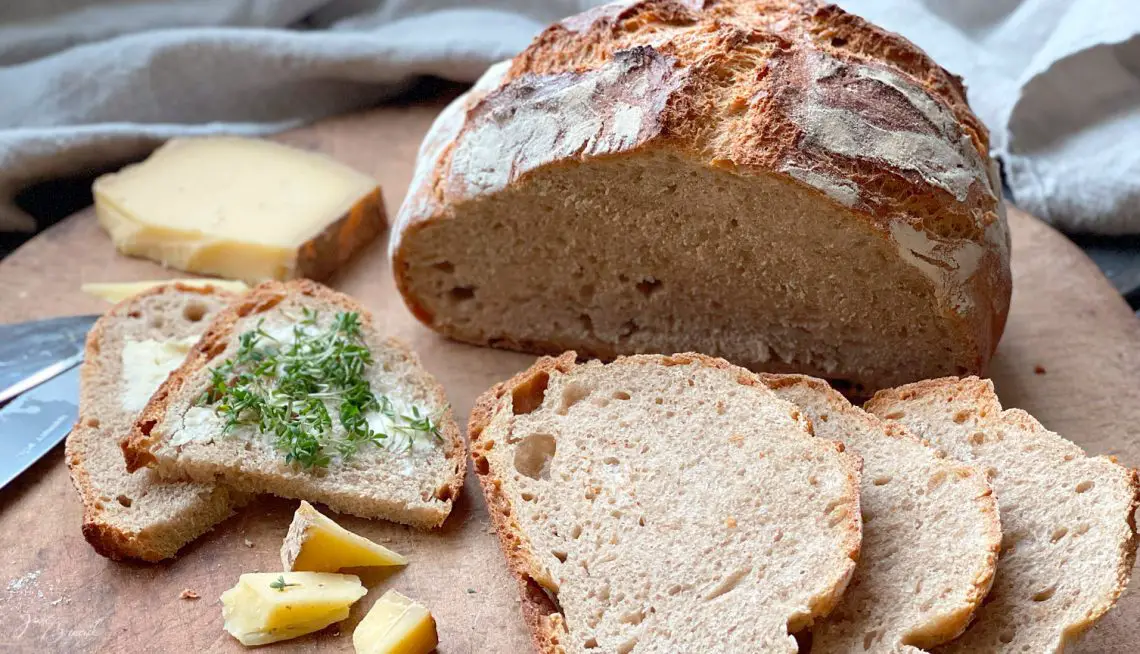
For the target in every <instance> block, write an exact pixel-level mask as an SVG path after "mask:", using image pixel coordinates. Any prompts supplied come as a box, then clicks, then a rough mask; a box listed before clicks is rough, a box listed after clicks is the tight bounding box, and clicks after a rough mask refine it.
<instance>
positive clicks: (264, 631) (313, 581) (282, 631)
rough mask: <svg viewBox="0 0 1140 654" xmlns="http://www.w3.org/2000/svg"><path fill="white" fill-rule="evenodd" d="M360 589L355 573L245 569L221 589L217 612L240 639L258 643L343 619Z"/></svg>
mask: <svg viewBox="0 0 1140 654" xmlns="http://www.w3.org/2000/svg"><path fill="white" fill-rule="evenodd" d="M366 592H368V591H367V590H366V589H365V588H364V586H363V585H361V583H360V578H359V577H356V576H355V575H338V574H331V573H327V572H257V573H247V574H243V575H242V576H241V577H240V579H239V580H238V583H237V585H236V586H234V587H233V588H231V589H229V590H227V591H226V592H224V593H222V618H223V619H224V620H225V629H226V631H228V632H229V633H230V634H231V635H232V636H233V637H234V638H237V639H238V641H240V642H241V644H242V645H264V644H266V643H274V642H277V641H279V640H286V639H289V638H296V637H297V636H302V635H304V634H308V633H312V632H314V631H319V630H320V629H324V628H325V627H327V626H329V625H330V624H332V623H334V622H340V621H341V620H344V619H345V618H347V617H348V612H349V607H351V606H352V605H353V604H354V603H355V602H356V600H358V599H360V598H361V597H364V594H365V593H366Z"/></svg>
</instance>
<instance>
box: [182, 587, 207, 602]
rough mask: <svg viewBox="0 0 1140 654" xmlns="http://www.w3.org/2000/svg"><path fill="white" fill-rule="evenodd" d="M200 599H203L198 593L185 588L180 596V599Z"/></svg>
mask: <svg viewBox="0 0 1140 654" xmlns="http://www.w3.org/2000/svg"><path fill="white" fill-rule="evenodd" d="M199 597H201V596H200V595H198V593H195V592H194V591H192V590H190V589H189V588H183V589H182V594H181V595H179V596H178V599H184V600H196V599H198V598H199Z"/></svg>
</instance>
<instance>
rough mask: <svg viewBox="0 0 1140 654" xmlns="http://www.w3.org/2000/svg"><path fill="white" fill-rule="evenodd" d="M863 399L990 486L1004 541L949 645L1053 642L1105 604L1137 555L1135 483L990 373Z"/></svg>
mask: <svg viewBox="0 0 1140 654" xmlns="http://www.w3.org/2000/svg"><path fill="white" fill-rule="evenodd" d="M867 409H868V410H869V411H871V412H872V413H875V414H876V415H879V416H881V417H883V418H886V419H888V420H893V421H897V422H899V423H902V424H904V425H906V426H907V427H908V428H910V429H911V430H912V431H914V432H915V433H917V434H921V435H922V436H923V437H924V438H926V439H927V440H928V441H929V442H930V443H931V444H933V445H935V446H937V447H939V448H941V449H942V450H944V451H945V452H946V453H947V454H948V455H950V456H952V457H954V458H956V459H959V460H961V461H964V462H966V463H969V464H972V465H974V466H976V467H978V468H979V469H980V470H983V471H984V472H985V474H986V476H987V477H988V478H989V481H990V484H992V485H993V487H994V492H995V493H996V494H997V500H998V506H999V507H1000V510H1001V521H1002V551H1001V559H1000V561H999V562H998V569H997V578H996V580H995V581H994V586H993V590H992V591H990V595H989V597H988V598H987V599H986V603H985V605H984V606H982V609H981V611H979V612H978V616H977V619H976V621H975V622H974V623H973V625H971V626H970V628H969V629H967V630H966V633H964V634H963V635H962V636H961V637H960V638H958V639H957V640H955V641H953V642H951V643H950V644H948V645H947V646H946V647H945V649H944V650H940V651H946V652H963V653H965V652H1060V651H1062V650H1063V649H1064V648H1065V646H1066V645H1067V644H1068V643H1070V642H1072V641H1073V639H1074V638H1076V636H1077V635H1079V634H1080V633H1081V632H1083V631H1085V630H1086V629H1088V628H1089V627H1090V626H1092V624H1093V623H1094V622H1096V620H1097V619H1099V618H1100V617H1101V616H1102V615H1104V614H1105V612H1107V611H1108V610H1109V609H1110V608H1111V607H1112V605H1113V604H1114V603H1115V602H1116V599H1117V598H1118V597H1119V596H1120V593H1121V592H1123V590H1124V588H1125V586H1127V584H1128V578H1129V575H1130V573H1131V570H1132V564H1133V561H1134V559H1135V555H1136V524H1135V517H1134V515H1133V512H1134V510H1135V509H1136V507H1137V493H1138V489H1140V485H1138V483H1137V475H1136V472H1135V471H1133V470H1129V469H1127V468H1125V467H1123V466H1120V465H1118V464H1117V463H1116V462H1115V460H1113V459H1112V458H1111V457H1103V456H1098V457H1090V456H1087V455H1086V454H1085V452H1084V451H1083V450H1081V448H1080V447H1077V446H1076V445H1075V444H1073V443H1071V442H1069V441H1067V440H1065V439H1064V438H1062V437H1060V436H1058V435H1057V434H1055V433H1053V432H1051V431H1048V430H1047V429H1045V428H1044V427H1042V426H1041V423H1039V422H1037V421H1036V420H1035V419H1034V418H1033V417H1032V416H1030V415H1029V414H1028V413H1026V412H1024V411H1021V410H1019V409H1006V410H1004V411H1003V410H1002V407H1001V404H1000V403H999V402H998V398H997V396H996V395H995V394H994V390H993V384H992V383H991V382H990V381H989V380H983V379H978V378H976V377H968V378H965V379H958V378H953V377H951V378H946V379H935V380H928V381H923V382H919V383H916V384H910V385H907V386H903V387H901V388H895V389H891V390H887V391H882V392H880V393H878V394H877V395H875V397H874V398H873V399H872V400H871V401H870V402H868V403H867Z"/></svg>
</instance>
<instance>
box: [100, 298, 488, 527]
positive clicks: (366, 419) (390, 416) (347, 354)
mask: <svg viewBox="0 0 1140 654" xmlns="http://www.w3.org/2000/svg"><path fill="white" fill-rule="evenodd" d="M123 452H124V453H125V455H126V458H127V463H128V467H129V468H130V469H131V470H134V469H137V468H139V467H142V466H144V465H150V466H154V467H155V469H156V470H157V471H158V473H159V474H160V475H161V476H163V477H165V478H169V479H191V480H199V481H203V480H209V481H213V480H217V481H219V482H222V483H224V484H225V485H226V486H229V487H231V488H235V489H238V490H242V491H248V492H265V493H273V494H276V495H281V496H283V497H291V498H297V499H304V500H309V501H312V502H322V503H324V504H327V505H328V506H329V507H331V508H332V509H334V510H336V511H339V512H341V513H351V514H354V515H358V516H362V517H366V518H386V519H389V520H393V521H396V522H402V523H405V524H410V525H413V526H416V527H422V528H429V527H437V526H439V525H440V524H441V523H443V521H444V519H445V518H446V517H447V515H448V513H450V511H451V506H452V501H453V500H454V499H455V497H456V496H457V495H458V493H459V489H460V487H461V486H462V483H463V474H464V472H465V468H466V465H465V461H464V459H465V455H464V452H465V448H464V445H463V440H462V438H461V437H460V435H459V428H458V427H457V426H456V424H455V420H454V418H453V417H452V412H451V407H450V406H449V405H448V403H447V398H446V396H445V394H444V391H443V389H442V387H440V385H439V383H438V382H436V381H435V379H434V378H433V377H432V376H431V375H430V374H428V372H427V371H426V370H424V369H423V367H422V366H421V365H420V362H419V360H418V358H417V357H416V356H415V354H413V353H412V352H411V351H410V350H408V348H407V347H405V346H404V345H403V344H401V343H399V342H398V341H395V340H392V339H385V338H383V337H382V336H381V335H380V334H379V333H378V332H377V331H376V328H375V327H374V326H373V324H372V317H371V315H370V314H369V313H368V312H367V311H366V310H364V308H363V307H361V306H360V305H359V304H358V303H357V302H356V301H354V300H353V299H351V298H349V297H348V296H346V295H343V294H341V293H337V292H335V291H333V290H331V289H328V288H326V287H324V286H321V285H320V284H317V283H315V282H312V281H309V280H295V281H292V282H288V283H281V282H266V283H264V284H261V285H260V286H258V287H256V288H255V289H253V290H252V291H250V292H249V293H248V294H246V295H245V296H244V297H243V298H242V300H241V301H239V302H237V303H235V304H233V305H231V306H230V307H229V308H227V309H226V310H225V311H223V312H221V313H220V314H218V315H217V317H215V318H214V320H213V322H212V323H211V324H210V326H209V329H207V331H206V333H205V335H204V336H203V338H202V340H201V341H200V342H199V343H198V345H197V346H195V348H194V349H193V350H192V351H191V353H190V355H189V356H187V358H186V361H185V363H183V365H182V366H181V367H180V368H179V369H178V370H177V371H175V372H174V373H173V374H172V375H171V376H170V378H169V379H167V381H166V382H165V383H164V384H163V385H162V387H161V388H160V389H159V390H158V392H157V393H156V394H155V395H154V397H153V398H151V400H150V403H149V404H148V405H147V407H146V409H145V410H144V411H143V413H142V415H141V416H140V418H139V420H138V422H137V423H136V424H135V428H134V431H133V432H132V434H131V438H130V439H129V440H128V441H127V442H125V443H124V444H123Z"/></svg>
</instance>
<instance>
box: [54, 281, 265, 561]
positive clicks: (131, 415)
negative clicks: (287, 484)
mask: <svg viewBox="0 0 1140 654" xmlns="http://www.w3.org/2000/svg"><path fill="white" fill-rule="evenodd" d="M236 297H237V296H236V295H232V294H230V293H227V292H224V291H221V290H219V289H218V288H216V287H215V286H213V285H210V284H208V283H207V284H199V285H195V286H189V285H184V284H178V283H173V284H163V285H159V286H157V287H153V288H151V289H150V290H147V291H145V292H143V293H141V294H139V295H136V296H134V297H132V298H129V299H127V300H125V301H123V302H121V303H119V304H118V305H116V306H115V307H114V308H112V309H111V310H110V311H108V312H107V313H106V315H104V316H103V317H102V318H100V319H99V320H98V321H97V322H96V323H95V325H94V327H92V328H91V331H90V333H88V335H87V348H86V352H85V356H84V359H83V365H82V367H81V368H80V390H79V421H78V422H77V423H76V425H75V428H74V429H73V430H72V432H71V435H69V436H68V437H67V445H66V459H67V467H68V470H69V472H70V473H71V481H72V484H73V485H74V486H75V490H76V491H77V492H78V493H79V497H80V499H81V500H82V502H83V536H84V537H85V538H86V539H87V541H88V542H89V543H91V546H92V547H94V548H95V551H97V552H99V553H100V554H102V555H103V556H108V557H111V558H113V559H124V558H134V559H143V560H145V561H159V560H162V559H165V558H169V557H171V556H174V554H175V552H177V551H178V549H179V548H181V547H182V546H183V545H185V544H186V543H188V542H190V541H191V540H193V539H195V538H197V537H198V536H199V535H201V534H202V533H203V532H205V531H206V530H208V529H209V528H210V527H213V526H214V525H215V524H216V523H218V522H219V521H221V520H222V519H224V518H225V517H227V516H229V515H230V513H231V512H232V510H233V507H234V506H235V505H236V504H237V503H238V502H239V501H241V499H242V498H240V496H237V495H235V494H233V493H231V492H230V491H228V490H227V489H225V488H222V487H219V486H216V485H214V484H210V483H206V484H194V483H171V484H165V483H161V481H160V480H158V479H156V478H155V476H154V474H153V473H152V471H150V470H140V471H137V472H134V473H128V472H127V467H126V465H124V463H123V455H122V452H121V451H120V449H119V440H120V439H122V438H125V437H126V436H128V435H129V434H130V431H131V428H132V427H133V425H134V421H135V418H137V417H138V414H139V411H141V410H142V409H143V407H145V406H146V403H147V401H148V400H150V396H151V394H152V393H153V392H154V391H155V390H156V389H157V388H158V386H159V385H160V384H161V383H162V382H163V380H165V379H166V376H167V374H168V373H170V371H172V370H174V369H175V368H177V367H178V365H179V364H180V363H181V362H182V360H183V359H184V358H185V356H186V353H187V352H189V351H190V348H191V347H192V346H193V345H194V343H195V342H196V341H197V340H198V337H199V336H200V335H201V334H202V332H204V331H205V329H206V325H208V324H209V321H210V319H211V318H212V317H213V316H214V315H215V314H216V313H218V312H219V311H220V310H221V309H222V307H224V306H225V305H226V303H228V302H230V301H231V300H233V299H234V298H236Z"/></svg>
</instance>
